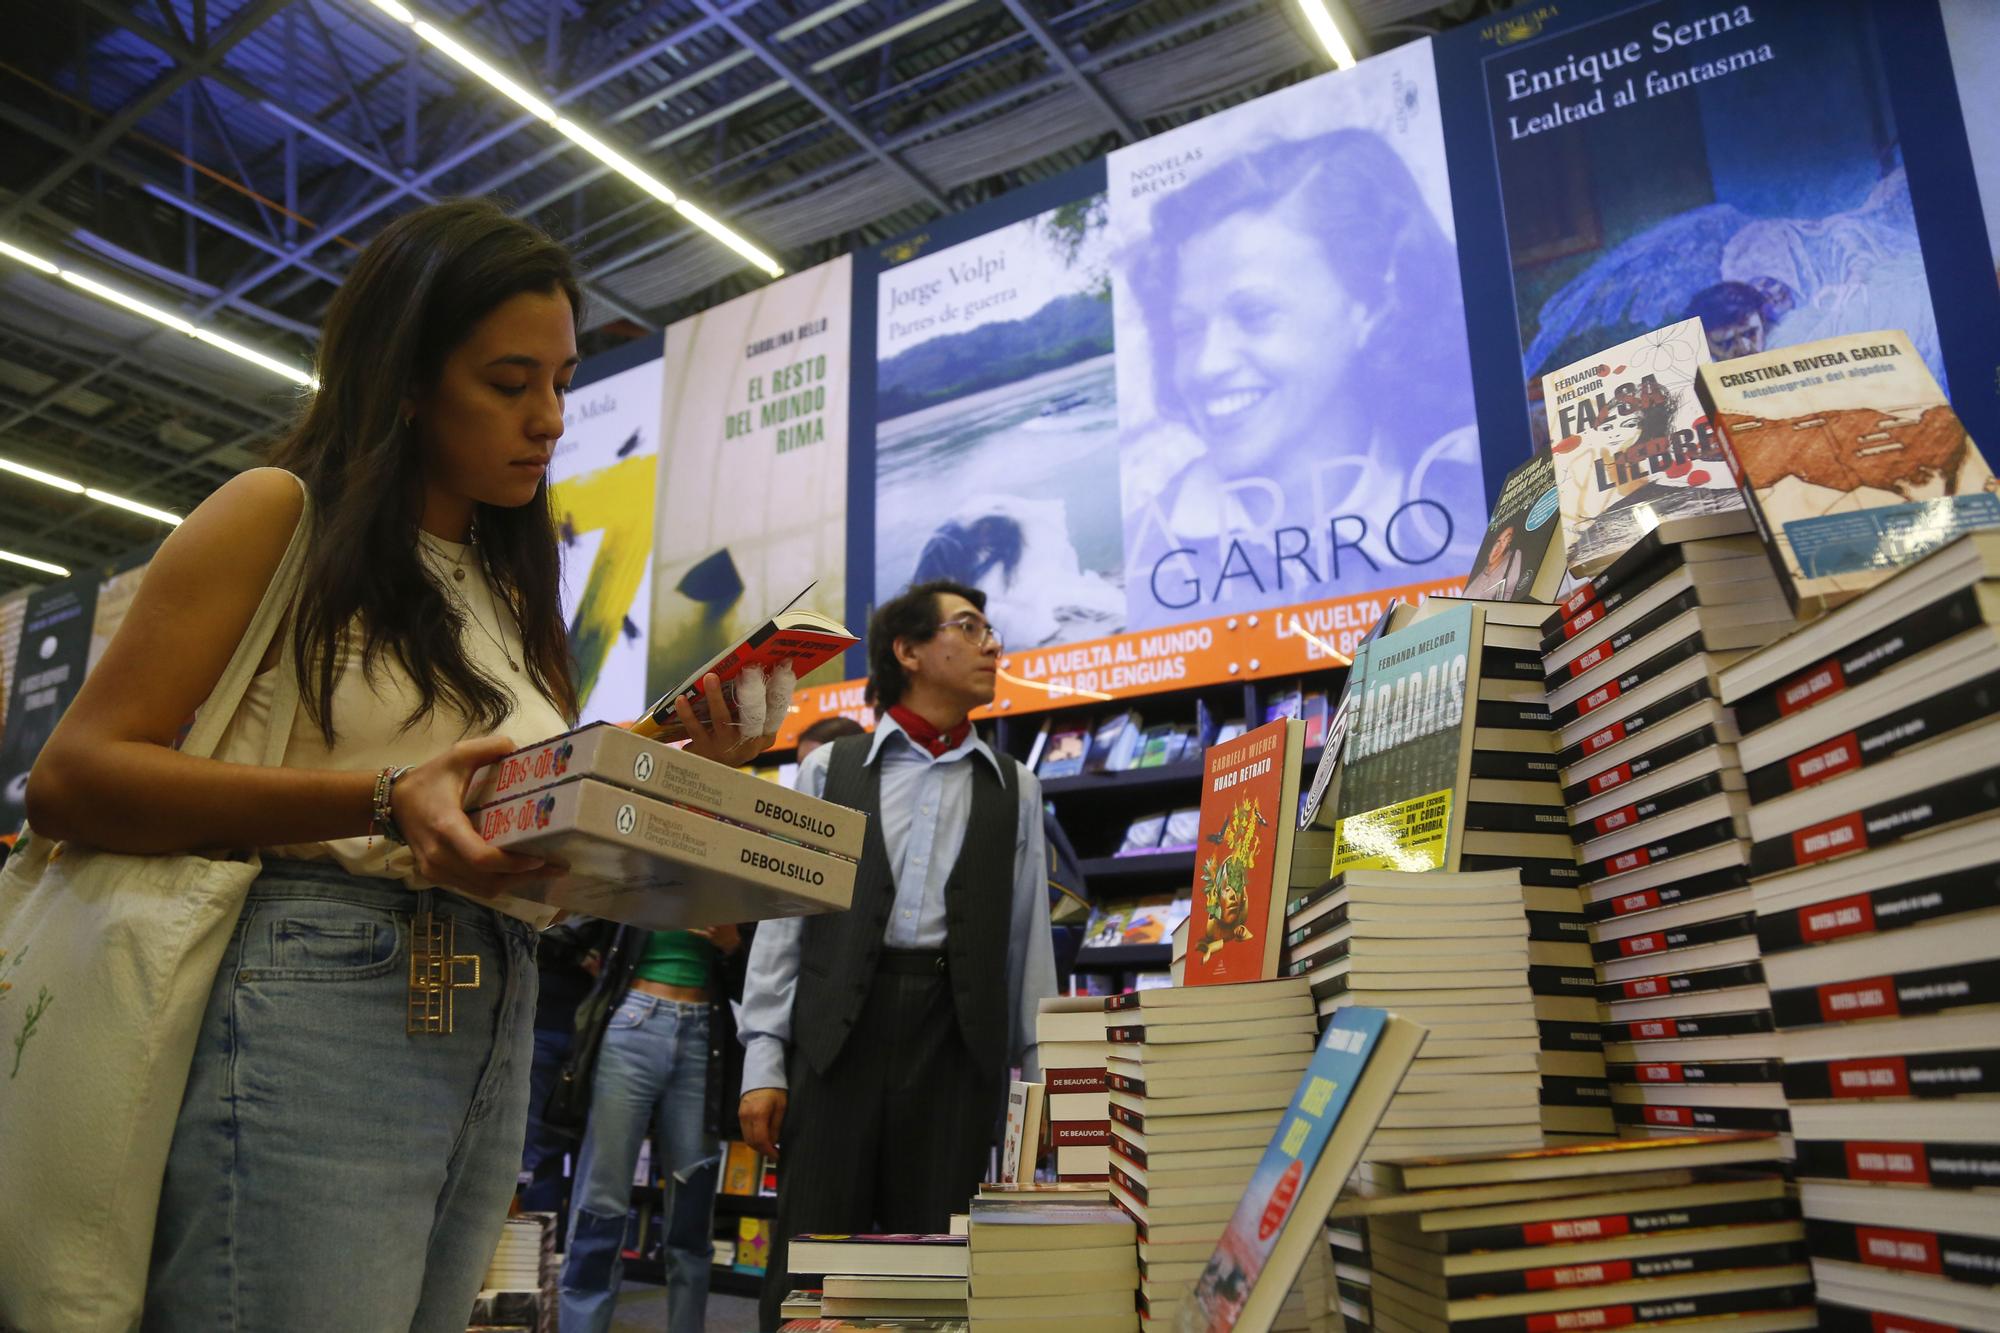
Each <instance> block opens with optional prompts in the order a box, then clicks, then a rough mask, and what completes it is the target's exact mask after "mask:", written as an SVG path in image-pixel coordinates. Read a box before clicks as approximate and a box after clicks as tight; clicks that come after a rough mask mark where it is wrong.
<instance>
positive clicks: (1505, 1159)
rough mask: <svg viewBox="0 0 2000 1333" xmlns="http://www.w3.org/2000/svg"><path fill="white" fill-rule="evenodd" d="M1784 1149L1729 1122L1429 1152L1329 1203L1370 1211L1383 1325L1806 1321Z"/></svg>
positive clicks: (1706, 1325)
mask: <svg viewBox="0 0 2000 1333" xmlns="http://www.w3.org/2000/svg"><path fill="white" fill-rule="evenodd" d="M1783 1156H1784V1148H1783V1145H1782V1144H1781V1143H1780V1142H1779V1141H1778V1140H1777V1139H1776V1138H1775V1137H1774V1136H1771V1135H1758V1134H1741V1135H1703V1136H1691V1137H1684V1138H1679V1139H1662V1140H1645V1141H1639V1140H1624V1141H1619V1140H1606V1141H1603V1142H1600V1143H1597V1144H1578V1145H1570V1146H1563V1147H1550V1148H1545V1149H1539V1150H1535V1151H1531V1152H1519V1153H1509V1154H1486V1155H1480V1156H1463V1157H1439V1158H1428V1159H1423V1160H1419V1161H1410V1162H1404V1163H1402V1164H1401V1165H1400V1167H1398V1168H1396V1169H1395V1170H1394V1171H1393V1172H1392V1173H1391V1175H1390V1177H1389V1184H1390V1188H1389V1189H1387V1190H1384V1191H1381V1192H1378V1193H1374V1194H1363V1195H1360V1196H1350V1197H1349V1198H1347V1199H1345V1200H1343V1201H1342V1202H1341V1203H1340V1204H1339V1205H1337V1206H1336V1208H1335V1210H1334V1212H1335V1217H1336V1221H1337V1222H1344V1221H1347V1220H1349V1219H1350V1218H1352V1217H1354V1216H1357V1215H1359V1216H1365V1217H1366V1218H1367V1220H1368V1237H1369V1239H1368V1246H1369V1248H1368V1263H1369V1267H1370V1283H1369V1287H1370V1300H1371V1307H1372V1310H1371V1322H1372V1326H1373V1327H1374V1328H1375V1329H1378V1330H1381V1331H1382V1333H1554V1331H1555V1330H1567V1329H1602V1328H1615V1327H1632V1328H1648V1327H1655V1326H1661V1325H1667V1324H1671V1325H1672V1326H1673V1327H1674V1328H1675V1329H1677V1330H1679V1329H1683V1328H1685V1329H1693V1330H1707V1329H1713V1330H1716V1333H1723V1331H1724V1330H1727V1331H1728V1333H1775V1331H1776V1330H1782V1329H1807V1328H1811V1327H1813V1318H1814V1315H1813V1309H1812V1282H1811V1270H1810V1269H1809V1268H1808V1267H1807V1263H1806V1244H1805V1226H1804V1224H1803V1223H1802V1222H1801V1221H1800V1220H1799V1212H1798V1204H1797V1202H1796V1201H1795V1200H1794V1199H1792V1198H1791V1197H1790V1192H1789V1190H1788V1188H1787V1185H1786V1182H1785V1180H1784V1178H1783V1176H1782V1174H1781V1173H1780V1168H1781V1166H1782V1158H1783Z"/></svg>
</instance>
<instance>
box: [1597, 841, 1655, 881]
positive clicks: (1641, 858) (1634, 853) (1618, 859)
mask: <svg viewBox="0 0 2000 1333" xmlns="http://www.w3.org/2000/svg"><path fill="white" fill-rule="evenodd" d="M1651 864H1653V853H1652V852H1651V851H1649V850H1648V849H1646V848H1644V847H1634V848H1633V849H1632V850H1631V851H1629V852H1620V853H1618V855H1616V856H1614V857H1612V858H1611V859H1610V860H1609V861H1606V862H1605V863H1604V873H1605V874H1607V875H1622V874H1624V873H1625V872H1626V871H1628V870H1639V869H1641V868H1643V867H1645V866H1649V865H1651Z"/></svg>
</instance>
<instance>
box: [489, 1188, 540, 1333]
mask: <svg viewBox="0 0 2000 1333" xmlns="http://www.w3.org/2000/svg"><path fill="white" fill-rule="evenodd" d="M557 1224H558V1219H557V1217H556V1215H555V1214H554V1213H519V1214H517V1215H515V1216H513V1217H510V1218H508V1219H507V1222H506V1225H505V1226H504V1227H502V1228H501V1231H500V1244H499V1246H498V1247H497V1248H496V1249H495V1250H494V1252H493V1262H492V1263H490V1264H488V1265H487V1267H486V1278H485V1280H484V1281H482V1282H481V1283H480V1284H479V1285H480V1292H479V1296H478V1298H477V1299H476V1300H475V1301H474V1302H473V1308H472V1323H473V1324H475V1325H481V1324H483V1325H489V1326H492V1327H496V1328H527V1329H534V1330H536V1333H555V1327H556V1274H557V1269H558V1265H557V1263H556V1227H557Z"/></svg>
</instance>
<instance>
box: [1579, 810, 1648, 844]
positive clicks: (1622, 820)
mask: <svg viewBox="0 0 2000 1333" xmlns="http://www.w3.org/2000/svg"><path fill="white" fill-rule="evenodd" d="M1638 817H1639V807H1638V806H1636V805H1627V806H1622V807H1620V808H1619V809H1617V810H1613V811H1612V812H1611V813H1610V814H1608V815H1599V816H1598V817H1597V818H1595V819H1593V820H1591V821H1590V826H1591V827H1592V828H1593V829H1595V830H1597V836H1598V837H1600V838H1601V837H1603V836H1604V835H1605V834H1607V833H1616V832H1617V831H1618V830H1619V829H1622V828H1624V827H1625V826H1626V825H1627V824H1630V823H1631V822H1632V821H1633V820H1635V819H1637V818H1638Z"/></svg>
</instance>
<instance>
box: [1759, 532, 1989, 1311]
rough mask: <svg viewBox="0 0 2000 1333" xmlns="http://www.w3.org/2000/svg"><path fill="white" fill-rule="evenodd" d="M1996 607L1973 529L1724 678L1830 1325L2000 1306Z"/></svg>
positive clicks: (1983, 538) (1766, 962)
mask: <svg viewBox="0 0 2000 1333" xmlns="http://www.w3.org/2000/svg"><path fill="white" fill-rule="evenodd" d="M1996 625H2000V532H1994V531H1992V530H1987V531H1985V532H1981V533H1976V534H1973V535H1970V536H1967V537H1963V538H1960V539H1959V540H1958V541H1957V542H1955V543H1953V544H1952V545H1950V546H1947V547H1945V548H1943V549H1942V550H1940V551H1938V552H1936V553H1934V554H1932V555H1930V556H1928V557H1926V558H1925V559H1924V560H1923V561H1921V562H1920V563H1918V564H1915V565H1912V566H1910V567H1908V568H1906V569H1904V570H1902V571H1901V572H1899V573H1897V574H1895V575H1894V576H1893V577H1891V578H1889V579H1888V580H1887V581H1885V582H1883V583H1880V584H1878V585H1877V586H1876V587H1875V588H1873V589H1871V590H1869V591H1868V592H1866V593H1863V594H1861V595H1860V596H1859V597H1857V598H1854V599H1853V600H1850V601H1848V602H1847V603H1845V604H1844V605H1842V606H1840V607H1839V608H1838V609H1836V610H1834V611H1832V612H1830V613H1829V614H1827V615H1826V616H1824V617H1823V618H1822V619H1820V620H1818V621H1816V622H1814V623H1813V624H1812V625H1810V626H1809V627H1807V628H1806V629H1804V630H1801V631H1800V632H1799V633H1797V634H1795V635H1793V636H1792V637H1791V638H1789V639H1787V640H1785V641H1783V642H1781V643H1778V644H1775V645H1773V646H1772V647H1771V648H1769V649H1767V650H1765V651H1764V652H1762V653H1759V654H1757V655H1756V656H1754V657H1751V658H1747V659H1745V660H1744V661H1742V662H1740V663H1738V664H1737V665H1736V666H1735V667H1734V668H1732V669H1731V670H1730V671H1728V672H1725V673H1724V676H1723V690H1724V697H1725V698H1727V699H1728V700H1729V701H1730V702H1732V703H1733V704H1734V705H1735V707H1736V712H1737V717H1738V725H1739V726H1740V727H1741V728H1742V729H1743V732H1744V736H1743V739H1742V741H1741V742H1740V743H1739V747H1738V748H1739V751H1740V753H1741V754H1742V755H1743V760H1744V768H1745V769H1746V770H1747V771H1748V774H1749V794H1750V798H1751V802H1752V804H1751V807H1750V826H1751V832H1752V835H1753V838H1754V842H1753V844H1752V848H1751V870H1752V873H1753V874H1754V875H1755V876H1756V879H1755V883H1754V885H1753V889H1752V893H1753V898H1754V902H1755V909H1756V930H1757V936H1758V941H1759V944H1760V946H1761V950H1762V954H1763V967H1764V973H1765V977H1766V980H1767V982H1768V984H1769V987H1770V993H1771V1006H1770V1019H1771V1023H1772V1026H1773V1028H1774V1029H1775V1032H1774V1033H1772V1034H1770V1035H1769V1036H1767V1037H1766V1040H1767V1041H1768V1042H1769V1043H1770V1049H1769V1054H1770V1055H1772V1056H1775V1057H1776V1059H1773V1060H1772V1061H1771V1062H1770V1063H1772V1064H1773V1065H1774V1066H1781V1076H1782V1079H1783V1087H1784V1091H1785V1094H1786V1096H1787V1098H1788V1099H1789V1101H1790V1106H1791V1122H1792V1129H1793V1133H1794V1136H1795V1138H1796V1140H1797V1145H1796V1146H1797V1154H1798V1175H1799V1179H1800V1182H1801V1197H1802V1200H1803V1202H1804V1206H1805V1212H1806V1217H1807V1221H1808V1229H1809V1233H1810V1236H1811V1241H1812V1249H1813V1267H1814V1273H1815V1276H1816V1277H1818V1279H1819V1282H1820V1299H1821V1303H1822V1306H1823V1308H1824V1309H1825V1310H1827V1311H1828V1312H1830V1313H1834V1312H1837V1317H1836V1318H1834V1319H1833V1321H1832V1322H1833V1324H1834V1326H1838V1327H1843V1328H1846V1327H1857V1328H1858V1327H1862V1326H1864V1325H1866V1324H1868V1323H1870V1322H1871V1321H1872V1322H1873V1323H1874V1324H1875V1325H1876V1326H1881V1325H1882V1324H1883V1323H1884V1322H1885V1321H1886V1322H1888V1323H1896V1322H1897V1321H1903V1322H1904V1323H1905V1324H1907V1322H1908V1321H1910V1320H1928V1321H1931V1322H1932V1323H1933V1324H1936V1325H1943V1326H1964V1327H1988V1328H1991V1327H2000V1321H1996V1320H1995V1319H1994V1318H1993V1311H1994V1309H1995V1308H1996V1306H1995V1300H1996V1296H1995V1292H1994V1287H1993V1284H1994V1282H1995V1279H1996V1276H2000V1195H1996V1194H1993V1193H1991V1192H1990V1191H1991V1188H1992V1186H1993V1185H1994V1183H1995V1182H1996V1181H2000V1100H1996V1094H2000V1008H1996V1005H2000V898H1996V897H1995V896H1994V885H1995V884H1996V883H2000V723H1996V722H1995V721H1994V710H1995V705H1996V703H2000V635H1996V634H1995V626H1996ZM1982 1311H1983V1312H1984V1313H1983V1315H1982V1314H1980V1313H1979V1312H1982ZM1979 1318H1984V1319H1985V1321H1986V1322H1985V1323H1983V1324H1982V1323H1980V1322H1978V1320H1979Z"/></svg>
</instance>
